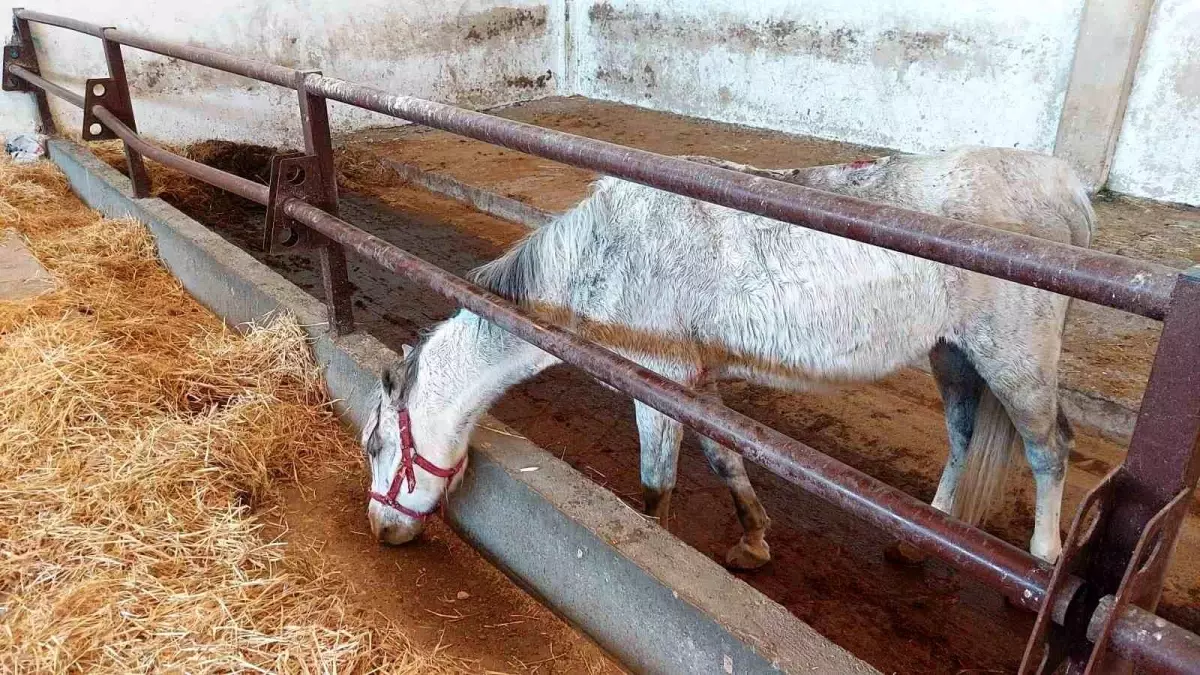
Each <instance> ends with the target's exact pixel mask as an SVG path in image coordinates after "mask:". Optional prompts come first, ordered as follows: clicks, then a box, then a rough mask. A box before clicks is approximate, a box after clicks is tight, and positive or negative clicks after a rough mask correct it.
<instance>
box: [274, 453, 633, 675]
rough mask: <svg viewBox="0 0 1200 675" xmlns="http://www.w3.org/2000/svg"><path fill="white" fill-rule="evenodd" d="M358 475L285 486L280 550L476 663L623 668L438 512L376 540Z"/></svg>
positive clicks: (481, 666) (565, 669)
mask: <svg viewBox="0 0 1200 675" xmlns="http://www.w3.org/2000/svg"><path fill="white" fill-rule="evenodd" d="M365 478H366V477H365V475H364V474H361V473H358V474H353V475H347V474H344V473H340V472H330V473H329V474H328V475H326V476H324V477H320V478H318V479H316V480H312V481H307V482H305V483H304V484H303V485H301V486H299V487H296V488H292V489H290V490H287V491H286V492H285V493H284V499H283V502H282V504H281V505H280V508H279V510H278V511H277V512H276V515H277V516H278V518H277V520H276V522H275V528H276V529H275V531H276V532H283V531H284V530H286V532H284V534H283V539H284V540H286V541H287V544H288V555H290V556H303V557H305V558H308V559H310V560H312V561H313V562H314V563H317V564H319V565H321V566H322V567H323V568H324V569H325V570H327V571H332V572H334V573H336V574H337V575H338V576H340V577H342V578H343V579H347V580H349V584H350V593H349V595H348V598H347V599H348V601H349V602H351V603H353V606H354V609H355V610H356V611H360V612H367V613H375V612H377V613H379V614H381V615H383V616H385V617H387V618H389V619H391V620H393V621H395V622H396V623H398V624H400V625H402V626H404V627H405V630H406V632H407V634H408V635H409V637H410V638H411V639H412V640H413V641H414V642H415V643H416V644H417V645H418V646H420V647H423V648H435V647H436V648H441V649H445V650H446V651H447V652H448V653H449V654H452V655H454V656H457V657H461V658H464V659H468V660H470V661H473V662H475V663H476V664H478V670H479V672H496V673H544V674H554V673H563V674H565V673H572V674H573V673H586V674H598V673H619V672H622V671H621V668H619V667H618V666H617V665H615V664H614V663H613V662H611V661H609V660H608V658H607V657H606V656H605V655H604V654H603V652H602V651H601V650H600V649H599V648H598V647H596V646H595V645H594V644H593V643H591V642H590V641H589V640H587V639H586V638H584V637H582V636H581V635H580V634H579V633H576V632H575V631H574V630H573V629H572V628H571V627H570V626H568V625H567V624H566V623H564V622H563V621H562V620H561V619H559V618H558V617H556V616H555V615H554V614H553V613H551V612H550V611H549V610H548V609H546V608H545V607H544V606H543V605H541V604H540V603H538V602H537V601H536V600H534V599H533V598H532V597H531V596H530V595H529V594H528V593H526V592H525V591H523V590H521V589H520V588H518V587H517V586H515V585H514V584H513V582H512V581H510V580H509V579H508V578H507V577H505V576H504V575H503V574H502V573H501V572H500V571H499V570H498V569H496V568H495V567H493V566H492V565H491V564H490V563H488V562H487V561H486V560H484V559H483V558H482V557H481V556H480V555H479V553H478V552H477V551H475V549H473V548H471V547H470V546H468V545H467V544H466V543H464V542H463V541H462V539H460V538H459V537H458V535H456V534H455V533H454V532H452V531H451V530H450V529H449V528H448V527H446V525H445V523H444V522H443V521H442V520H440V519H432V520H430V523H429V527H428V528H427V529H426V531H425V534H424V535H423V536H422V540H421V543H420V544H419V545H418V546H413V547H410V548H407V549H394V548H387V547H383V546H380V545H379V544H378V543H376V542H375V539H374V537H373V536H372V535H371V534H370V532H369V531H368V526H367V522H366V503H365V500H364V495H365V494H366V491H367V481H366V479H365Z"/></svg>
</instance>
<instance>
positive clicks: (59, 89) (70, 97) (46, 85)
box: [8, 63, 83, 108]
mask: <svg viewBox="0 0 1200 675" xmlns="http://www.w3.org/2000/svg"><path fill="white" fill-rule="evenodd" d="M8 72H9V74H11V75H14V76H16V77H19V78H21V79H22V80H25V81H26V82H28V83H29V84H32V85H33V86H35V87H38V88H40V89H41V90H42V91H45V92H48V93H51V94H54V95H55V96H57V97H59V98H61V99H63V100H64V101H66V102H67V103H70V104H71V105H73V106H75V107H76V108H82V107H83V94H76V93H75V92H73V91H71V90H70V89H67V88H66V87H63V86H61V85H57V84H54V83H53V82H51V81H50V80H47V79H45V78H43V77H41V76H38V75H34V74H33V73H31V72H29V71H28V70H27V69H25V68H22V67H21V66H19V65H17V64H15V63H10V64H8Z"/></svg>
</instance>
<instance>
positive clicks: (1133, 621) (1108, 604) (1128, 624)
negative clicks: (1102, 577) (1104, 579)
mask: <svg viewBox="0 0 1200 675" xmlns="http://www.w3.org/2000/svg"><path fill="white" fill-rule="evenodd" d="M1113 604H1114V598H1113V596H1111V595H1108V596H1105V597H1103V598H1101V599H1100V604H1099V606H1097V607H1096V614H1095V616H1094V617H1093V618H1092V622H1091V625H1092V626H1096V625H1100V624H1103V623H1104V621H1105V619H1106V617H1107V616H1108V614H1109V613H1110V612H1112V607H1113ZM1110 636H1111V637H1110V642H1109V646H1110V647H1111V648H1112V650H1113V651H1114V652H1116V653H1117V654H1118V655H1120V656H1121V657H1122V658H1124V659H1126V660H1128V661H1130V662H1132V663H1133V664H1135V665H1137V666H1139V668H1140V669H1141V670H1139V671H1138V672H1148V673H1179V674H1180V675H1200V635H1196V634H1195V633H1193V632H1191V631H1189V630H1187V629H1185V628H1182V627H1180V626H1177V625H1175V624H1173V623H1171V622H1170V621H1167V620H1166V619H1163V618H1161V617H1158V616H1155V615H1154V614H1151V613H1150V612H1147V611H1146V610H1144V609H1142V608H1141V607H1138V606H1136V605H1126V606H1125V607H1124V608H1123V611H1122V612H1121V615H1120V616H1119V617H1117V621H1116V623H1115V624H1114V625H1113V630H1112V633H1110ZM1095 637H1096V636H1095V635H1093V634H1092V631H1091V630H1090V627H1089V631H1088V639H1090V640H1094V639H1095Z"/></svg>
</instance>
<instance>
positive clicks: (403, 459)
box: [371, 410, 467, 520]
mask: <svg viewBox="0 0 1200 675" xmlns="http://www.w3.org/2000/svg"><path fill="white" fill-rule="evenodd" d="M399 424H400V466H398V467H396V475H395V476H394V477H393V478H392V485H391V487H390V488H388V491H387V494H386V495H382V494H379V493H378V492H374V491H372V492H371V499H374V500H375V501H377V502H379V503H380V504H383V505H384V506H387V507H390V508H393V509H396V510H397V511H399V512H400V513H403V514H404V515H406V516H408V517H409V518H415V519H417V520H425V518H426V517H428V516H429V514H431V513H433V512H434V511H436V510H437V505H436V504H435V505H434V506H433V507H431V508H430V509H429V510H428V511H416V510H414V509H410V508H408V507H407V506H405V505H403V504H401V503H400V502H398V501H396V498H397V497H399V496H400V489H401V488H403V487H404V484H405V483H408V492H409V494H412V491H413V490H416V489H417V472H416V467H418V466H419V467H421V468H422V469H424V470H425V471H426V472H427V473H431V474H433V475H434V476H437V477H438V478H445V479H446V485H447V486H449V484H450V480H452V479H453V478H454V477H455V476H457V475H458V474H459V472H460V471H462V470H463V465H465V464H466V462H467V457H466V455H464V456H463V458H462V459H460V460H458V464H455V465H454V466H452V467H450V468H449V469H443V468H442V467H440V466H438V465H436V464H434V463H433V462H430V461H429V460H427V459H425V458H424V457H422V456H421V455H419V454H417V446H416V443H414V442H413V436H412V423H411V420H410V419H409V416H408V410H401V411H400V421H399ZM443 496H444V495H443Z"/></svg>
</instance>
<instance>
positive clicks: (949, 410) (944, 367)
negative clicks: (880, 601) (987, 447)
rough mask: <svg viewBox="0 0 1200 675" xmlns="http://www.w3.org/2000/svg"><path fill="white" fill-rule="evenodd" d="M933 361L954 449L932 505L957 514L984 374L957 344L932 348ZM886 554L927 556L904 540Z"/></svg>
mask: <svg viewBox="0 0 1200 675" xmlns="http://www.w3.org/2000/svg"><path fill="white" fill-rule="evenodd" d="M929 365H930V370H932V372H933V379H934V382H936V383H937V388H938V393H939V394H941V397H942V408H943V410H944V411H945V417H946V431H947V433H948V435H949V437H950V452H949V454H948V456H947V457H946V465H945V466H944V467H943V468H942V478H941V480H940V481H938V487H937V493H936V494H935V495H934V497H933V503H932V506H933V507H934V508H935V509H937V510H939V511H941V512H943V513H946V514H951V515H954V514H955V496H956V495H957V494H958V488H959V482H960V480H961V479H962V477H963V472H964V470H965V469H966V468H967V452H968V449H969V447H970V444H971V436H972V433H973V432H974V430H975V416H976V413H977V411H978V410H979V400H980V397H981V395H982V393H983V389H984V386H985V385H984V383H983V378H982V377H980V376H979V373H978V372H976V370H975V366H973V365H971V361H970V360H969V359H968V358H967V355H966V354H965V353H963V351H962V350H961V349H959V348H958V347H957V346H956V345H953V344H951V343H949V342H944V341H939V342H938V343H937V344H935V345H934V346H933V349H931V350H929ZM884 556H885V557H886V558H887V560H888V561H889V562H893V563H897V564H901V565H915V564H918V563H921V562H924V561H925V558H926V556H925V555H924V554H923V553H921V552H920V551H918V550H917V549H915V548H913V547H912V546H910V545H908V544H907V543H905V542H903V541H897V542H895V543H893V544H891V545H889V546H888V547H887V549H885V551H884Z"/></svg>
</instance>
